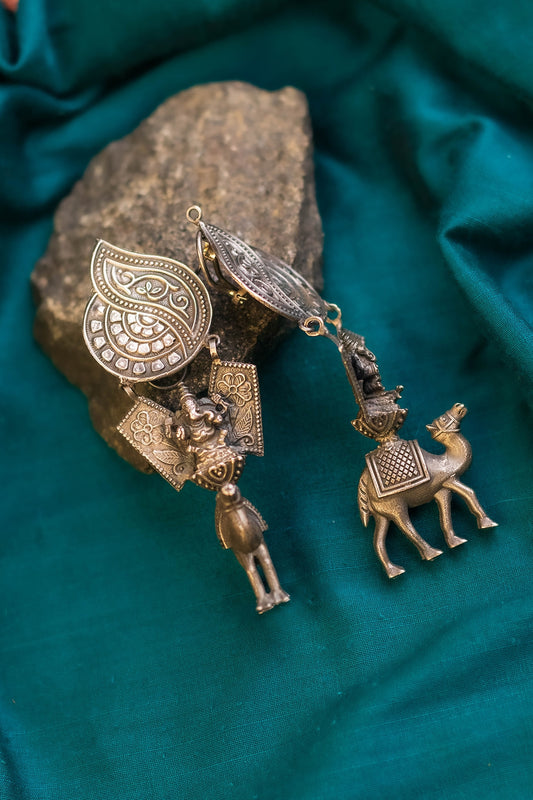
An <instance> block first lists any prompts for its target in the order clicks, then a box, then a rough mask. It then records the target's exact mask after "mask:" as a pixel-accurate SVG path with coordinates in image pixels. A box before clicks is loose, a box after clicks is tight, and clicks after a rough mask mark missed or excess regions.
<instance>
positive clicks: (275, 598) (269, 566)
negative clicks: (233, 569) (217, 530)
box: [234, 542, 290, 614]
mask: <svg viewBox="0 0 533 800" xmlns="http://www.w3.org/2000/svg"><path fill="white" fill-rule="evenodd" d="M234 552H235V551H234ZM235 557H236V558H237V561H238V562H239V564H240V565H241V566H242V567H243V569H244V570H245V572H246V574H247V576H248V580H249V581H250V584H251V586H252V589H253V590H254V594H255V597H256V600H257V605H256V607H255V609H256V611H257V613H258V614H264V612H265V611H270V609H271V608H274V606H277V605H279V604H280V603H288V602H289V600H290V595H288V594H287V592H284V591H283V589H282V588H281V586H280V583H279V578H278V574H277V572H276V570H275V567H274V564H273V563H272V559H271V558H270V553H269V552H268V548H267V546H266V544H265V543H264V542H263V543H262V544H260V545H259V547H257V548H256V549H255V550H254V551H253V552H252V553H237V552H235ZM256 559H257V561H258V562H259V564H260V565H261V567H262V569H263V572H264V574H265V578H266V580H267V582H268V585H269V588H270V591H267V590H266V589H265V584H264V582H263V580H262V578H261V576H260V574H259V572H258V570H257V566H256Z"/></svg>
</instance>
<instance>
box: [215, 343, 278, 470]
mask: <svg viewBox="0 0 533 800" xmlns="http://www.w3.org/2000/svg"><path fill="white" fill-rule="evenodd" d="M209 394H210V396H211V397H213V398H215V397H222V398H224V399H225V400H227V401H228V415H229V421H230V425H229V438H230V440H231V443H232V444H233V445H234V446H236V447H239V448H242V449H243V450H245V451H246V452H247V453H253V454H254V455H256V456H262V455H264V452H265V447H264V440H263V424H262V414H261V398H260V395H259V380H258V377H257V367H256V366H255V364H245V363H242V362H240V361H220V360H219V359H214V360H213V363H212V366H211V374H210V377H209Z"/></svg>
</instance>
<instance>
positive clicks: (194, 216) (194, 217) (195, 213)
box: [185, 206, 202, 225]
mask: <svg viewBox="0 0 533 800" xmlns="http://www.w3.org/2000/svg"><path fill="white" fill-rule="evenodd" d="M185 216H186V217H187V219H188V221H189V222H192V224H193V225H199V224H200V220H201V219H202V209H201V207H200V206H189V208H188V209H187V213H186V215H185Z"/></svg>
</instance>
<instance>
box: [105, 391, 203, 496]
mask: <svg viewBox="0 0 533 800" xmlns="http://www.w3.org/2000/svg"><path fill="white" fill-rule="evenodd" d="M168 419H169V411H168V408H165V407H164V406H161V405H159V404H158V403H155V402H154V401H153V400H149V399H148V398H147V397H139V398H138V399H137V401H136V403H135V405H134V406H133V408H132V409H131V410H130V411H128V413H127V414H126V416H125V417H124V419H123V420H122V422H121V423H120V424H119V425H117V430H118V431H120V433H121V434H122V435H123V436H124V437H125V438H126V439H127V440H128V442H129V443H130V444H131V445H132V446H133V447H134V448H135V449H136V450H137V451H138V452H139V453H140V454H141V455H142V456H144V458H145V459H146V460H147V461H148V462H149V463H150V464H151V465H152V466H153V467H154V469H156V470H157V472H159V474H160V475H162V476H163V478H165V480H167V481H168V482H169V483H170V484H171V485H172V486H173V487H174V489H176V490H177V491H178V492H179V491H180V489H181V488H182V487H183V484H184V483H185V481H187V480H190V479H191V477H192V475H193V474H194V471H195V468H196V465H195V462H194V456H193V454H192V453H190V452H189V451H188V450H187V449H186V448H185V447H176V445H175V443H174V441H173V440H172V439H171V438H169V437H168V436H167V435H166V425H167V421H168Z"/></svg>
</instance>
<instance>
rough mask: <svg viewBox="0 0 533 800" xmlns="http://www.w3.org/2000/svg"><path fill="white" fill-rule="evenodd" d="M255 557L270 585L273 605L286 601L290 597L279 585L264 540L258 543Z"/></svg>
mask: <svg viewBox="0 0 533 800" xmlns="http://www.w3.org/2000/svg"><path fill="white" fill-rule="evenodd" d="M255 557H256V558H257V560H258V561H259V563H260V564H261V567H262V568H263V572H264V574H265V578H266V579H267V583H268V585H269V587H270V597H271V599H272V600H273V601H274V605H275V606H277V605H279V604H280V603H288V602H289V600H290V599H291V598H290V595H288V594H287V592H285V591H283V589H282V588H281V586H280V583H279V578H278V573H277V572H276V568H275V567H274V564H273V563H272V559H271V558H270V553H269V552H268V548H267V546H266V544H265V543H264V542H263V543H262V544H260V545H259V547H258V548H257V550H256V551H255Z"/></svg>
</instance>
